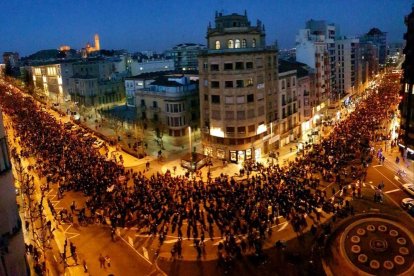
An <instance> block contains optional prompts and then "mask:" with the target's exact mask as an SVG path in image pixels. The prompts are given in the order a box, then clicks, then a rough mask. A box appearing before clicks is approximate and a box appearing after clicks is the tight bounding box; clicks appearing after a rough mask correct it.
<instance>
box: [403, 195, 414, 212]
mask: <svg viewBox="0 0 414 276" xmlns="http://www.w3.org/2000/svg"><path fill="white" fill-rule="evenodd" d="M401 205H402V207H404V208H406V209H410V207H414V199H413V198H410V197H407V198H404V199H403V200H402V201H401Z"/></svg>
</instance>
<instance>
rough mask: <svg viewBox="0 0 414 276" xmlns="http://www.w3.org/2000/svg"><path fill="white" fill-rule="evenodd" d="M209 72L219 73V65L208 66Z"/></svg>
mask: <svg viewBox="0 0 414 276" xmlns="http://www.w3.org/2000/svg"><path fill="white" fill-rule="evenodd" d="M210 70H211V71H219V65H218V64H211V65H210Z"/></svg>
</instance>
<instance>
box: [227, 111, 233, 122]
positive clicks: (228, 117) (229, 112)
mask: <svg viewBox="0 0 414 276" xmlns="http://www.w3.org/2000/svg"><path fill="white" fill-rule="evenodd" d="M226 120H234V112H233V111H226Z"/></svg>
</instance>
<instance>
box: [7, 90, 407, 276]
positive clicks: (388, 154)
mask: <svg viewBox="0 0 414 276" xmlns="http://www.w3.org/2000/svg"><path fill="white" fill-rule="evenodd" d="M18 93H20V92H18ZM39 107H40V108H41V109H43V110H46V111H47V112H49V114H51V115H53V116H54V117H55V118H56V119H57V120H58V121H59V122H60V124H64V123H67V122H69V121H70V118H69V117H68V116H61V115H60V114H59V113H57V112H55V111H53V110H51V109H48V108H47V109H45V108H44V107H42V106H39ZM351 112H352V110H351ZM343 119H344V120H346V119H347V118H343ZM5 122H6V126H7V129H8V135H9V139H10V141H11V142H12V147H11V148H12V149H13V150H16V151H17V152H21V150H22V148H21V147H20V144H19V139H15V136H14V132H13V128H12V123H11V121H10V118H9V117H7V116H6V117H5ZM324 129H325V131H324V132H323V133H322V136H323V137H324V138H325V139H329V137H330V132H331V131H332V128H331V127H325V128H324ZM381 146H382V143H380V142H379V143H376V144H375V143H374V148H375V150H379V148H380V147H381ZM292 147H294V146H292V145H287V146H286V147H283V148H281V149H280V157H279V158H278V159H277V162H278V164H279V165H280V166H286V168H289V166H291V164H294V162H297V160H296V161H295V159H296V158H297V157H299V158H301V155H300V156H298V155H297V153H296V152H295V150H293V151H292V150H291V148H292ZM106 148H107V149H106ZM99 153H100V154H101V155H104V156H106V158H107V160H114V161H116V162H120V163H122V164H123V166H124V167H125V168H128V169H132V170H133V171H134V172H143V173H144V174H145V176H146V177H148V178H149V177H151V176H153V175H156V174H158V173H160V172H161V173H166V172H167V171H168V170H169V171H170V172H171V173H172V174H173V175H175V174H176V175H183V174H184V173H185V172H186V171H185V170H183V168H181V166H180V160H177V159H173V158H171V159H169V160H166V161H162V162H161V161H158V160H154V159H151V158H149V157H147V158H145V159H137V158H135V157H133V156H130V155H128V154H126V153H125V152H123V151H121V150H119V148H118V147H117V146H110V145H106V146H104V147H102V148H101V149H100V150H99ZM383 154H384V156H385V162H384V164H380V162H379V159H377V158H374V160H373V162H372V164H371V165H370V166H369V167H368V171H367V177H366V180H365V181H362V182H361V184H360V185H361V191H362V196H363V197H364V200H368V201H369V202H371V201H373V198H372V199H371V198H369V197H371V196H372V195H373V194H374V192H375V190H376V187H377V186H378V185H379V184H380V183H383V184H384V187H383V189H382V191H383V194H384V196H385V198H386V200H384V203H385V204H388V203H389V202H390V203H392V204H393V205H394V206H393V208H391V210H392V212H393V213H395V212H398V213H403V216H408V214H406V212H405V210H403V209H402V208H401V200H402V199H403V198H405V197H408V195H407V194H406V192H405V191H402V190H401V185H402V184H405V183H412V182H413V173H412V172H413V170H412V163H410V162H409V161H407V163H403V162H401V163H400V164H398V165H397V164H396V163H395V158H396V156H398V155H399V152H398V151H397V149H395V148H391V149H390V148H389V149H388V151H384V153H383ZM21 160H22V161H21V162H22V166H23V168H25V170H26V169H27V170H29V169H28V168H29V167H36V164H37V163H38V160H37V159H36V158H35V157H34V156H27V157H22V158H21ZM262 160H263V163H264V164H266V165H269V162H274V160H273V159H272V158H270V157H269V158H266V157H264V158H263V159H262ZM298 160H300V159H298ZM147 162H148V164H149V167H148V169H147V168H146V166H147V165H146V164H147ZM174 167H177V170H176V171H173V168H174ZM240 168H242V166H240V165H239V164H228V165H226V166H224V165H223V164H222V163H221V161H219V160H213V164H212V166H211V167H210V168H208V167H204V168H203V169H202V170H201V172H202V173H201V175H198V176H196V175H194V176H193V177H194V179H195V180H202V179H203V177H204V179H205V178H206V176H207V171H208V170H210V172H211V173H212V178H216V177H219V178H223V177H225V178H227V176H228V177H230V178H232V177H233V178H235V179H237V180H238V181H241V182H240V183H241V184H242V185H248V182H247V180H245V178H244V177H240V176H236V174H237V172H238V171H239V170H240ZM402 168H403V169H405V170H406V171H408V173H407V176H406V177H398V176H396V171H397V170H398V169H402ZM28 172H29V171H28ZM16 173H17V172H16ZM30 174H31V175H33V176H34V183H35V187H36V200H37V201H40V197H43V196H44V200H43V205H44V207H45V215H46V219H47V220H50V221H53V224H52V225H53V227H54V228H55V229H56V230H54V240H55V242H56V245H55V246H56V247H55V246H53V247H52V250H51V252H53V251H55V250H58V251H59V252H60V253H61V252H62V251H63V250H62V248H64V245H63V243H64V242H65V240H68V241H70V242H73V244H75V246H76V247H77V252H78V254H77V256H78V264H82V265H83V264H84V263H85V264H86V265H87V267H88V272H89V273H90V274H99V273H102V272H103V271H105V273H113V274H114V275H117V274H122V275H137V271H139V273H138V275H149V274H151V275H157V274H163V273H164V272H162V271H161V270H160V267H161V268H162V269H163V270H165V271H169V273H170V274H180V273H183V272H184V271H192V270H194V265H195V264H197V263H199V262H200V259H199V257H198V255H199V252H198V250H196V249H197V248H196V247H195V246H194V241H195V240H196V239H197V238H194V237H192V236H191V235H190V234H188V233H189V231H190V230H188V229H189V226H188V223H187V222H184V223H183V234H184V235H183V238H182V241H181V240H180V239H179V238H178V236H177V234H176V232H175V233H171V234H170V233H167V235H164V236H163V238H162V241H161V236H160V234H159V233H157V234H155V235H154V234H153V233H151V231H150V229H148V228H146V227H138V226H137V225H129V226H127V227H116V230H115V233H111V227H110V226H109V225H110V224H111V222H110V221H109V218H107V217H106V218H104V221H103V222H101V223H97V221H95V222H88V223H86V224H85V223H83V222H82V221H80V220H79V219H78V217H77V216H78V214H79V212H80V210H81V209H83V208H86V209H87V207H88V205H87V201H88V200H90V197H85V195H84V194H83V193H82V192H80V191H79V192H74V191H64V192H61V191H59V184H58V183H52V185H51V186H50V187H49V188H48V189H47V192H44V191H41V187H45V186H46V185H47V181H46V178H44V177H39V176H38V175H37V174H36V171H35V170H33V169H31V171H30ZM348 174H350V173H349V172H348ZM261 175H262V173H261V172H259V171H257V172H252V174H251V176H250V177H259V176H261ZM311 175H312V176H311V178H313V177H315V178H317V179H319V180H320V182H319V185H318V186H317V187H313V188H311V187H309V191H310V192H311V193H319V192H320V193H324V194H325V195H324V196H325V197H326V198H328V199H330V200H331V201H332V202H333V203H335V206H339V205H341V204H342V203H339V205H338V203H337V202H336V200H337V199H338V198H341V202H344V201H348V202H350V203H351V204H352V205H354V206H355V208H356V209H357V210H358V211H360V212H366V211H368V212H370V211H373V210H376V209H378V210H381V209H382V206H381V204H380V203H374V204H371V203H370V204H369V205H367V206H365V207H364V206H363V205H361V203H363V201H361V200H360V199H355V198H354V195H353V194H352V191H351V189H350V188H349V187H350V186H355V185H356V182H355V178H354V179H353V180H350V182H351V183H350V184H349V187H347V186H348V184H347V185H346V187H345V189H344V190H342V189H341V188H340V187H338V185H337V184H335V182H333V181H331V180H322V179H321V175H320V174H319V173H312V174H311ZM18 177H19V176H18V175H17V178H18ZM348 181H349V180H348ZM126 185H127V186H129V187H130V188H132V187H133V183H132V182H131V181H130V182H128V183H127V184H126ZM367 197H368V198H367ZM47 204H51V205H52V206H53V209H54V211H55V212H56V213H57V216H55V218H54V217H53V215H52V212H51V210H49V208H47V207H50V206H48V205H47ZM373 205H374V206H375V205H377V207H378V208H376V206H375V208H373V207H372V206H373ZM72 206H75V207H74V208H73V210H71V207H72ZM368 206H370V207H368ZM69 210H71V211H69ZM397 210H398V211H397ZM68 211H69V212H70V213H71V214H72V216H71V217H73V218H71V219H70V220H65V219H63V217H62V214H61V213H62V212H68ZM318 213H319V215H318V216H320V218H319V219H317V217H316V216H315V215H314V214H309V215H307V216H305V220H306V225H307V226H306V227H304V228H303V229H302V230H301V231H303V233H307V232H309V230H310V229H311V227H313V226H314V225H323V224H324V223H331V222H330V221H331V220H330V219H331V218H332V217H333V213H330V212H325V210H323V209H320V210H318ZM91 215H92V214H91V213H88V211H87V212H86V216H87V217H90V216H91ZM59 216H60V218H59ZM408 217H409V216H408ZM409 219H410V220H413V218H412V217H409ZM277 220H278V222H277V223H276V224H275V225H272V226H271V227H269V229H270V231H271V232H269V234H268V238H267V239H265V240H264V242H263V248H264V249H265V250H266V252H268V254H269V256H273V254H274V252H272V249H273V248H274V246H275V244H276V242H277V241H280V240H284V241H289V244H293V245H291V246H290V248H291V249H294V248H296V247H295V245H294V244H295V243H296V242H297V240H298V239H296V238H297V237H298V236H302V235H303V234H300V235H299V233H298V232H297V231H296V230H295V229H294V227H293V225H292V224H291V223H289V222H288V221H287V220H286V219H285V218H284V217H282V216H278V217H277ZM198 227H200V229H201V224H200V223H199V222H198V224H197V228H198ZM186 230H187V231H186ZM186 232H187V235H186ZM306 235H309V234H306ZM304 237H305V236H304ZM245 239H247V235H238V236H237V237H236V242H237V243H241V242H242V241H243V240H245ZM304 239H306V240H307V244H308V245H307V246H312V243H313V242H314V240H312V239H311V238H304ZM177 242H180V243H181V246H182V249H181V254H182V257H181V258H179V259H181V264H180V265H179V266H177V260H175V258H172V253H171V252H172V249H173V248H175V246H176V244H177ZM225 242H226V237H225V236H224V235H223V233H221V234H220V230H219V229H218V228H217V227H216V226H214V227H213V228H212V235H210V234H208V233H206V235H205V242H204V245H203V249H202V257H201V260H202V261H203V262H205V263H204V264H203V267H205V268H203V269H201V270H200V273H202V271H204V272H205V273H207V271H210V272H211V273H216V272H214V271H215V269H213V270H212V268H211V266H216V264H213V263H214V262H215V261H216V260H217V251H218V250H219V247H220V246H221V244H222V243H225ZM296 246H297V245H296ZM53 248H54V250H53ZM115 252H116V253H115ZM114 253H115V254H114ZM100 254H102V256H109V257H110V258H111V267H106V268H105V269H104V268H102V267H100V264H99V257H100ZM246 254H247V255H250V254H253V255H254V250H252V249H250V250H248V251H247V252H246ZM52 258H53V259H54V260H55V262H51V261H50V260H49V262H51V263H54V264H52V266H54V267H55V269H56V270H55V272H53V270H52V269H51V270H50V273H52V274H53V273H59V272H58V271H62V269H64V268H62V264H61V262H60V261H59V260H60V256H59V254H57V255H56V254H53V255H52ZM272 258H273V260H274V261H275V260H277V261H276V262H280V261H282V262H283V260H280V259H278V257H277V256H273V257H272ZM209 262H210V264H209ZM211 262H213V263H211ZM67 264H68V265H69V267H68V268H67V271H69V272H70V273H72V274H73V273H75V274H73V275H76V274H79V273H82V271H84V270H83V266H82V265H78V266H76V265H74V261H73V260H72V259H71V258H68V261H67ZM287 264H289V263H287ZM287 264H286V265H287ZM244 265H245V268H249V266H250V265H252V264H249V263H246V264H244ZM238 269H240V266H239V265H236V266H235V271H237V270H238ZM250 269H255V266H252V267H250ZM242 274H243V273H242Z"/></svg>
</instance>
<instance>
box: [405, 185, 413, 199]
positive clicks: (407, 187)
mask: <svg viewBox="0 0 414 276" xmlns="http://www.w3.org/2000/svg"><path fill="white" fill-rule="evenodd" d="M403 189H404V190H405V191H406V192H407V193H409V194H410V195H412V196H414V184H404V185H403Z"/></svg>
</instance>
